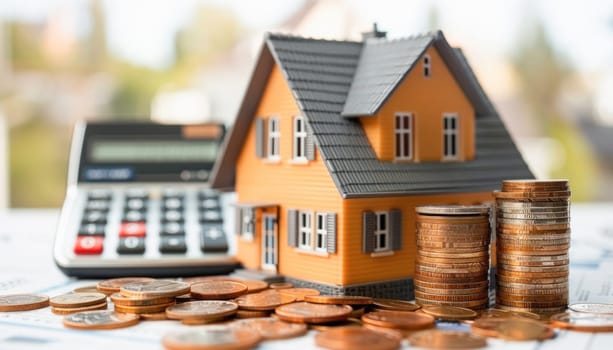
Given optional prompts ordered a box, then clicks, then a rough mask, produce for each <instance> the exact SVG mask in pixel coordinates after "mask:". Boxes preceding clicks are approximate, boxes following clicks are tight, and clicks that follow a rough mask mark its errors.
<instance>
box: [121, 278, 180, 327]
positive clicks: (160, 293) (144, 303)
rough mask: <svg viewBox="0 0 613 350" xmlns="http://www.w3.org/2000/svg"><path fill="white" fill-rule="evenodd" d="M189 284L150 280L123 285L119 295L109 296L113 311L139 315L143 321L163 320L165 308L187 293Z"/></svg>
mask: <svg viewBox="0 0 613 350" xmlns="http://www.w3.org/2000/svg"><path fill="white" fill-rule="evenodd" d="M189 291H190V284H189V283H187V282H176V281H166V280H152V281H143V282H131V283H126V284H123V285H122V286H121V287H120V290H119V293H113V294H111V300H112V301H113V304H114V305H115V311H117V312H121V313H124V314H134V315H140V316H141V318H143V319H148V320H164V319H166V308H168V307H169V306H172V305H174V304H175V297H178V296H180V295H184V294H186V293H189Z"/></svg>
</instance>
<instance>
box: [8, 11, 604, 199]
mask: <svg viewBox="0 0 613 350" xmlns="http://www.w3.org/2000/svg"><path fill="white" fill-rule="evenodd" d="M373 22H377V23H378V25H379V28H381V29H382V30H385V31H387V32H388V37H389V38H394V37H403V36H408V35H413V34H417V33H421V32H425V31H429V30H434V29H442V30H443V32H444V34H445V36H446V37H447V39H448V40H449V42H450V43H451V44H452V45H454V46H460V47H462V49H463V51H464V53H465V54H466V55H467V56H468V59H469V61H470V63H471V65H472V68H473V69H474V70H475V72H476V74H477V76H478V78H479V80H480V82H481V84H482V85H483V86H484V88H485V89H486V91H487V93H488V95H489V97H490V98H491V99H492V101H493V102H494V104H495V106H496V107H497V109H498V111H499V112H500V114H501V115H502V118H503V120H504V121H505V123H506V124H507V126H508V128H509V129H510V131H511V134H512V135H513V137H514V139H515V140H516V142H517V144H518V146H519V148H520V150H521V151H522V153H523V154H524V157H525V159H526V160H527V161H528V163H529V164H530V166H531V168H532V170H533V171H534V173H535V174H536V175H537V176H538V177H542V178H551V177H563V178H569V179H570V180H571V185H572V189H573V200H575V201H594V200H612V199H613V65H612V64H611V63H612V62H613V2H612V1H601V0H584V1H580V2H577V1H554V0H541V1H528V0H524V1H487V0H468V1H451V0H449V1H394V0H378V1H357V0H356V1H350V0H296V1H283V0H259V1H239V0H230V1H222V0H217V1H213V0H211V1H206V0H202V1H199V0H180V1H176V0H130V1H121V0H46V1H36V0H3V1H1V2H0V208H2V207H59V206H60V205H61V203H62V201H63V198H64V193H65V185H66V172H67V163H68V152H69V144H70V136H71V130H72V127H73V125H74V123H75V122H76V121H78V120H112V119H153V120H155V121H159V122H177V123H197V122H203V121H218V122H223V123H226V124H227V125H228V126H230V125H231V123H232V121H233V118H234V116H235V113H236V110H237V108H238V104H239V103H240V101H241V99H242V95H243V93H244V89H245V86H246V83H247V81H248V79H249V78H250V75H251V70H252V68H253V65H254V60H255V57H256V55H257V54H258V51H259V49H260V47H261V45H262V42H263V35H264V33H265V32H267V31H272V32H283V33H293V34H298V35H304V36H310V37H318V38H329V39H347V38H349V39H355V40H360V34H361V32H363V31H368V30H370V29H371V28H372V23H373Z"/></svg>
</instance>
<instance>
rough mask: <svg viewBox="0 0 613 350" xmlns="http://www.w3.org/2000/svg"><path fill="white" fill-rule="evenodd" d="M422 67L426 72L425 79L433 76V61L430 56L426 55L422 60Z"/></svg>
mask: <svg viewBox="0 0 613 350" xmlns="http://www.w3.org/2000/svg"><path fill="white" fill-rule="evenodd" d="M422 67H423V70H424V77H425V78H429V77H430V76H431V75H432V59H431V58H430V55H428V54H425V55H424V57H423V58H422Z"/></svg>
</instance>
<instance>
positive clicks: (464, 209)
mask: <svg viewBox="0 0 613 350" xmlns="http://www.w3.org/2000/svg"><path fill="white" fill-rule="evenodd" d="M415 211H416V212H417V216H416V226H417V227H416V229H417V254H416V260H415V277H414V284H415V300H416V301H417V303H418V304H421V305H446V306H460V307H467V308H471V309H483V308H487V307H488V304H489V298H488V284H489V279H488V276H489V260H490V259H489V258H490V255H489V248H490V234H491V228H490V220H489V218H490V214H489V213H490V208H489V207H488V206H485V205H474V206H458V205H446V206H423V207H417V208H416V209H415Z"/></svg>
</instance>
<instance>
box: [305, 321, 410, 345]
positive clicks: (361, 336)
mask: <svg viewBox="0 0 613 350" xmlns="http://www.w3.org/2000/svg"><path fill="white" fill-rule="evenodd" d="M315 345H317V346H319V347H322V348H326V349H332V350H394V349H398V348H400V339H398V338H395V337H391V336H388V335H387V334H385V333H382V332H375V331H373V330H369V329H366V328H362V327H356V326H348V327H339V328H333V329H329V330H326V331H323V332H321V333H318V334H317V335H316V336H315Z"/></svg>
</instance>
